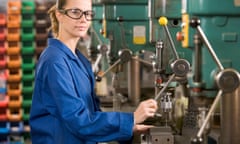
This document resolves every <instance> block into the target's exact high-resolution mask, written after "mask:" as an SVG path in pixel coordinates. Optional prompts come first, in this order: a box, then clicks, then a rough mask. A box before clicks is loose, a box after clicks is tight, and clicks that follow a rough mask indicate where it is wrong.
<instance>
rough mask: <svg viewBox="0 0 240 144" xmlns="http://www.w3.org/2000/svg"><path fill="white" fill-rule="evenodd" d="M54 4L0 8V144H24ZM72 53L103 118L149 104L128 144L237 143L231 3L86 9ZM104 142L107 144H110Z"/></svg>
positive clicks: (235, 27) (100, 2) (239, 38)
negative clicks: (88, 20) (79, 55)
mask: <svg viewBox="0 0 240 144" xmlns="http://www.w3.org/2000/svg"><path fill="white" fill-rule="evenodd" d="M53 4H55V0H0V144H30V143H31V137H30V127H29V111H30V107H31V101H32V92H33V86H34V69H35V65H36V62H37V60H38V57H39V55H40V54H41V52H42V51H43V49H44V48H45V47H46V45H47V38H48V37H51V33H50V32H49V31H48V28H49V26H50V21H49V18H48V15H47V10H48V9H49V8H50V7H51V6H52V5H53ZM93 10H94V11H95V12H96V15H95V18H94V20H93V21H92V26H91V28H90V30H89V33H88V34H89V35H88V36H86V37H85V38H81V39H80V40H79V44H78V46H77V47H78V48H79V49H80V50H81V51H82V52H83V53H84V54H85V55H86V57H88V58H89V60H90V61H91V62H92V65H93V71H94V73H95V75H96V93H97V95H98V96H99V98H100V101H101V106H102V109H103V110H104V111H133V110H134V109H135V108H136V106H137V104H138V103H139V102H140V101H142V100H144V99H147V98H154V99H155V100H157V101H158V103H159V111H158V113H157V114H156V117H154V118H153V119H149V120H147V121H146V123H148V124H152V125H155V126H156V127H154V128H152V129H150V130H149V132H148V133H146V134H144V135H136V136H135V138H134V141H133V143H134V144H190V143H191V144H239V143H240V124H239V123H240V97H239V93H240V88H239V84H240V80H239V79H240V78H239V77H240V76H239V71H240V62H239V54H240V29H239V26H240V0H93ZM112 143H114V142H112Z"/></svg>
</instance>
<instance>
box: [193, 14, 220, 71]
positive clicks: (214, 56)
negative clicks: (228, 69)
mask: <svg viewBox="0 0 240 144" xmlns="http://www.w3.org/2000/svg"><path fill="white" fill-rule="evenodd" d="M190 25H191V26H192V27H193V28H197V31H198V32H199V34H200V36H201V38H202V40H203V41H204V43H205V45H206V46H207V48H208V50H209V52H210V54H211V55H212V57H213V59H214V61H215V62H216V64H217V66H218V68H219V69H220V70H224V67H223V65H222V64H221V62H220V60H219V58H218V57H217V55H216V53H215V52H214V50H213V48H212V46H211V44H210V42H209V41H208V39H207V37H206V35H205V34H204V32H203V30H202V28H201V27H200V20H199V19H196V18H193V19H192V20H191V21H190Z"/></svg>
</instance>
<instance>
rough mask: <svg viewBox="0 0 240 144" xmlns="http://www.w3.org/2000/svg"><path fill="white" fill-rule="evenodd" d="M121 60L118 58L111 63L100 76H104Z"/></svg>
mask: <svg viewBox="0 0 240 144" xmlns="http://www.w3.org/2000/svg"><path fill="white" fill-rule="evenodd" d="M120 62H121V59H118V60H117V61H116V62H115V63H114V64H113V65H111V66H110V67H109V68H108V69H107V70H106V71H105V72H104V73H103V74H101V75H100V77H104V76H105V75H106V74H107V73H108V72H109V71H110V70H111V69H113V68H114V67H115V66H116V65H118V64H119V63H120Z"/></svg>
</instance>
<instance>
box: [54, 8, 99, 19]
mask: <svg viewBox="0 0 240 144" xmlns="http://www.w3.org/2000/svg"><path fill="white" fill-rule="evenodd" d="M72 10H78V11H80V12H82V14H81V15H80V16H79V17H78V18H75V17H72V16H70V15H69V14H68V11H72ZM58 11H59V12H60V13H62V14H65V15H66V16H68V17H70V18H72V19H75V20H78V19H80V18H81V17H82V16H83V15H84V16H85V19H86V20H87V21H92V20H93V18H94V16H95V12H94V11H92V10H87V11H82V10H81V9H78V8H71V9H58ZM89 12H91V15H92V16H91V19H89V18H88V17H87V14H88V13H89Z"/></svg>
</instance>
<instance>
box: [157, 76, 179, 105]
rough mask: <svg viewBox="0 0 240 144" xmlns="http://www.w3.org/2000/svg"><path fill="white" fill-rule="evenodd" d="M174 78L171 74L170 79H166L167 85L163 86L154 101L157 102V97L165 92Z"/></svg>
mask: <svg viewBox="0 0 240 144" xmlns="http://www.w3.org/2000/svg"><path fill="white" fill-rule="evenodd" d="M174 77H175V74H172V75H171V76H170V78H169V79H168V81H167V83H166V84H165V85H164V87H163V88H162V89H161V90H160V92H159V93H158V94H157V95H156V96H155V98H154V99H155V100H158V99H159V97H160V96H161V94H162V93H163V92H164V91H165V89H166V88H167V87H168V85H169V84H170V82H171V81H172V80H173V78H174Z"/></svg>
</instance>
